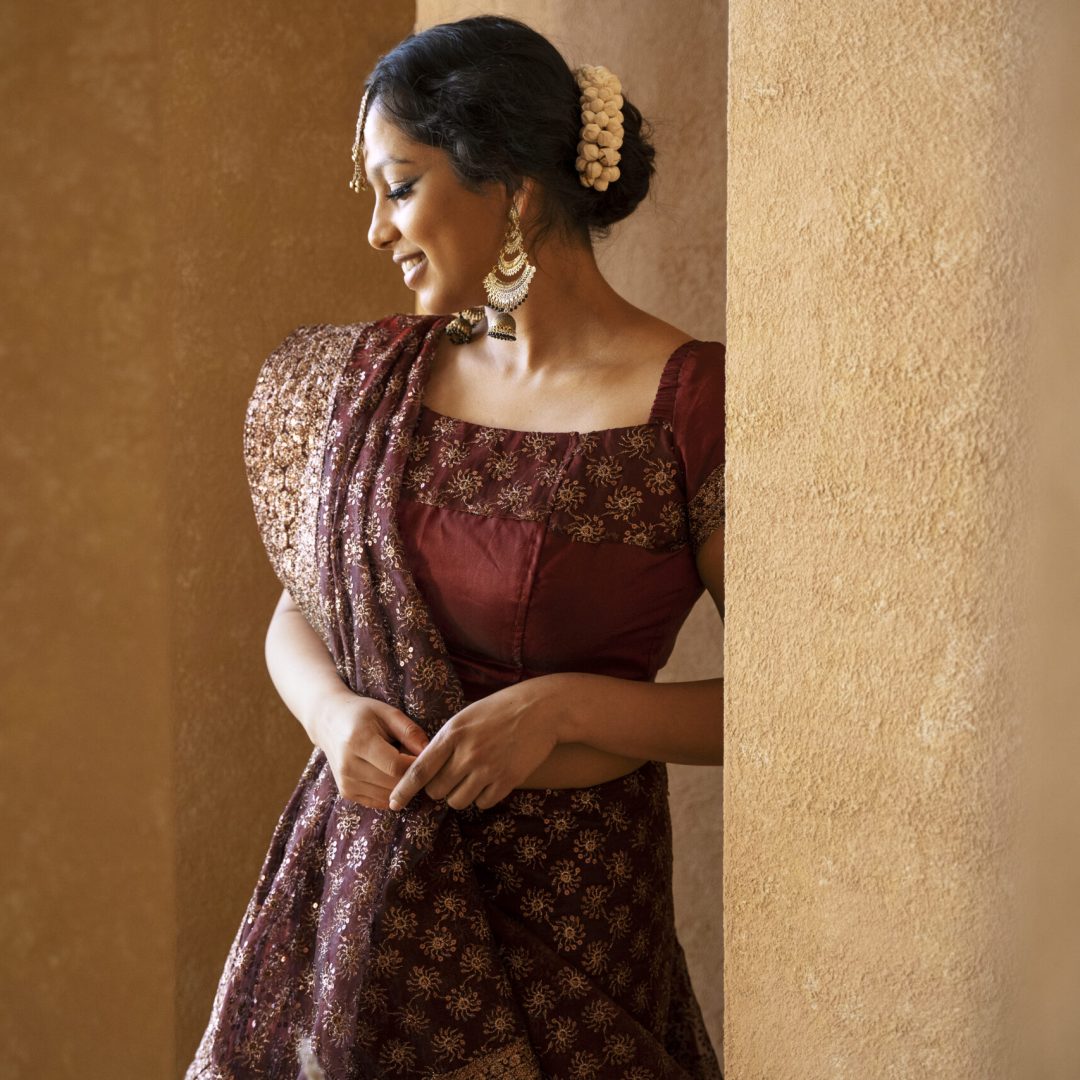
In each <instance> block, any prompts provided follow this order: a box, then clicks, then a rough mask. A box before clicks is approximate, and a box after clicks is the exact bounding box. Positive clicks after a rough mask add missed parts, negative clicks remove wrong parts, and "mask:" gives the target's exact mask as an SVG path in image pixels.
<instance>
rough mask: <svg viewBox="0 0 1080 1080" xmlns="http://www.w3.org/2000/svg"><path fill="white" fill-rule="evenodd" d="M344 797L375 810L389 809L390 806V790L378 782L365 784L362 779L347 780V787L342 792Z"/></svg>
mask: <svg viewBox="0 0 1080 1080" xmlns="http://www.w3.org/2000/svg"><path fill="white" fill-rule="evenodd" d="M340 795H341V797H342V798H343V799H348V800H349V802H358V803H360V804H362V805H363V806H368V807H371V808H372V809H374V810H388V809H389V808H390V800H389V795H390V792H389V790H388V789H386V788H382V787H379V786H378V785H377V784H365V783H364V782H363V781H360V780H353V781H349V782H346V785H345V788H344V789H343V790H342V791H341V792H340Z"/></svg>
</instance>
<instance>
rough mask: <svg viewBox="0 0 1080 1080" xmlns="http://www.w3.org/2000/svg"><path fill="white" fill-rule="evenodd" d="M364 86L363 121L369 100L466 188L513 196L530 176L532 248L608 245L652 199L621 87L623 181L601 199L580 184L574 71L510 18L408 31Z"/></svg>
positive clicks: (648, 169)
mask: <svg viewBox="0 0 1080 1080" xmlns="http://www.w3.org/2000/svg"><path fill="white" fill-rule="evenodd" d="M364 88H365V90H366V91H370V94H369V99H368V103H367V111H368V112H369V113H370V110H371V107H372V105H373V104H374V103H375V101H376V100H377V101H378V103H379V107H380V109H382V110H383V111H384V112H385V113H386V116H387V119H388V120H389V121H390V122H391V123H393V124H394V126H395V127H397V128H399V129H400V130H401V131H402V132H403V133H404V134H405V135H406V136H408V137H409V138H411V139H413V140H414V141H415V142H420V143H424V144H425V145H427V146H435V147H439V148H440V149H443V150H445V151H446V152H447V154H448V155H449V157H450V161H451V163H452V165H453V168H454V172H455V174H456V175H457V177H458V179H459V180H460V182H461V183H462V184H463V185H464V186H465V187H466V188H467V189H468V190H470V191H479V190H480V189H481V185H482V184H485V183H490V182H492V181H497V182H501V183H502V184H503V185H504V187H505V189H506V192H507V194H508V195H513V194H515V193H516V192H517V191H518V190H519V189H520V187H521V181H522V180H523V179H524V178H525V177H532V178H533V179H534V180H535V181H536V183H537V184H538V186H539V189H540V190H539V191H538V192H537V194H538V195H539V197H540V207H539V209H538V210H537V225H536V227H535V229H534V230H533V233H532V236H531V238H530V239H531V242H532V243H536V242H538V241H540V240H542V239H543V237H545V236H547V234H548V233H549V232H555V233H556V234H557V235H562V236H565V237H566V238H567V239H570V240H576V241H579V242H581V243H588V242H589V240H590V238H596V239H601V240H602V239H606V238H607V236H608V235H609V234H610V232H611V227H612V225H614V224H615V222H617V221H622V219H623V218H625V217H627V216H629V214H630V213H631V212H632V211H633V210H634V208H635V207H636V206H637V205H638V203H640V202H641V201H642V199H644V198H645V196H646V195H647V194H648V191H649V182H650V180H651V178H652V175H653V173H654V172H655V171H656V170H655V166H654V165H653V159H654V157H655V156H656V151H655V149H654V148H653V146H652V145H651V143H650V142H649V141H648V138H647V133H643V126H644V121H643V119H642V116H641V113H640V112H639V111H638V110H637V109H636V108H635V107H634V106H633V105H632V104H631V103H630V101H629V100H628V99H627V97H626V92H625V90H624V91H623V92H622V96H623V105H622V113H623V142H622V145H621V146H620V147H619V154H620V159H619V178H618V179H617V180H615V181H613V182H611V183H610V184H608V187H607V189H606V190H604V191H597V190H596V189H595V188H592V187H586V186H585V185H583V184H582V183H581V181H580V180H579V178H578V172H577V168H576V165H575V162H576V160H577V156H578V151H577V147H578V142H579V140H580V137H581V123H582V121H581V104H580V101H579V95H580V90H579V89H578V85H577V82H576V80H575V78H574V73H573V72H572V71H571V70H570V68H569V66H568V65H567V63H566V60H565V59H564V58H563V56H562V54H561V53H560V52H559V51H558V49H556V48H555V46H554V45H552V44H551V42H550V41H548V39H547V38H546V37H544V36H543V34H540V33H538V32H537V31H536V30H534V29H533V28H532V27H530V26H528V25H526V24H525V23H523V22H520V21H519V20H517V19H511V18H508V17H506V16H502V15H478V16H474V17H472V18H467V19H460V20H458V21H457V22H451V23H440V24H439V25H438V26H432V27H429V28H428V29H426V30H423V31H421V32H419V33H415V34H410V35H409V36H408V37H406V38H404V39H403V40H402V41H401V42H400V43H399V44H398V45H396V46H395V47H394V48H393V49H392V50H391V51H390V52H388V53H385V54H384V55H382V56H380V57H379V60H378V62H377V63H376V65H375V67H374V69H373V70H372V72H371V74H370V75H369V76H368V78H367V81H366V82H365V83H364Z"/></svg>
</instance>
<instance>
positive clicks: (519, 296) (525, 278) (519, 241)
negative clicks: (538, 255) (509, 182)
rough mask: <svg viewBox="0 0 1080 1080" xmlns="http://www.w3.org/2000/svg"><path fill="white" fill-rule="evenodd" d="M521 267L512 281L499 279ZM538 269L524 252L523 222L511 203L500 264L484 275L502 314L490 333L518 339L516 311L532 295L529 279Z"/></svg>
mask: <svg viewBox="0 0 1080 1080" xmlns="http://www.w3.org/2000/svg"><path fill="white" fill-rule="evenodd" d="M519 270H520V271H521V276H520V277H518V278H517V279H516V280H512V281H500V280H499V278H498V277H497V276H496V275H497V274H500V273H501V274H502V275H503V277H509V278H512V277H513V275H514V274H516V273H517V272H518V271H519ZM535 273H536V267H535V266H533V264H532V263H531V262H529V259H528V256H527V255H526V254H525V247H524V242H523V238H522V235H521V222H520V220H519V218H518V212H517V207H516V206H515V205H514V204H513V203H511V204H510V227H509V229H508V231H507V235H506V240H505V241H504V242H503V246H502V248H501V250H500V251H499V264H498V266H496V267H494V268H493V269H491V270H490V271H488V275H487V277H485V278H484V291H485V292H486V293H487V298H488V303H489V304H490V305H491V306H492V307H493V308H495V309H496V310H497V311H498V312H499V314H498V315H496V316H495V320H494V322H493V323H492V324H491V326H489V327H488V337H493V338H499V339H500V340H501V341H517V335H516V333H515V331H516V329H517V327H516V325H515V323H514V319H513V316H512V315H510V314H509V312H511V311H513V310H514V308H516V307H517V306H518V305H519V304H521V303H522V302H523V301H524V299H525V297H526V296H528V295H529V282H531V281H532V279H533V275H534V274H535Z"/></svg>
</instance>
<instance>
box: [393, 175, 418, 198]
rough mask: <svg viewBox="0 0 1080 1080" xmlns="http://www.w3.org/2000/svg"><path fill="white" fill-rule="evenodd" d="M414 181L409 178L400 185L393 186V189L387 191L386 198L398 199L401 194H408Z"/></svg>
mask: <svg viewBox="0 0 1080 1080" xmlns="http://www.w3.org/2000/svg"><path fill="white" fill-rule="evenodd" d="M415 183H416V181H415V180H410V181H409V182H408V183H407V184H402V185H401V187H398V188H394V190H393V191H391V192H389V193H388V194H387V196H386V197H387V198H388V199H400V198H402V197H403V196H405V195H408V194H409V191H410V190H411V189H412V186H413V184H415Z"/></svg>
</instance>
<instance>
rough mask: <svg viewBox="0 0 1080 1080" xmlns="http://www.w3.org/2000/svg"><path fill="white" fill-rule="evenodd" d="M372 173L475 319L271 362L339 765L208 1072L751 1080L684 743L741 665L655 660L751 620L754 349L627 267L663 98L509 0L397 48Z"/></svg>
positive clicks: (268, 894) (308, 778)
mask: <svg viewBox="0 0 1080 1080" xmlns="http://www.w3.org/2000/svg"><path fill="white" fill-rule="evenodd" d="M353 157H354V165H355V171H354V183H353V184H352V185H350V186H353V187H354V188H355V189H356V190H357V191H358V192H360V191H367V190H369V189H370V191H371V192H373V194H374V206H373V209H372V217H371V226H370V229H369V232H368V239H369V241H370V243H371V244H372V246H373V247H375V248H376V249H377V250H379V251H383V252H385V253H386V255H387V256H388V257H392V258H393V259H394V262H395V264H397V265H398V266H399V267H400V268H401V270H402V272H403V273H404V274H405V282H406V284H407V285H408V286H409V287H410V288H413V289H415V290H416V292H417V294H418V296H419V298H420V300H421V303H422V306H423V308H424V309H425V310H428V311H433V312H447V313H451V314H445V315H443V314H439V315H405V314H395V315H389V316H386V317H385V318H382V319H378V320H376V321H373V322H363V323H356V324H351V325H347V326H333V325H325V324H324V325H315V326H302V327H299V328H298V329H297V330H294V331H293V332H292V333H291V334H290V335H289V336H288V337H287V338H286V339H285V340H284V341H283V342H282V344H281V345H280V346H279V347H278V348H277V349H276V350H275V351H274V352H273V353H272V354H271V356H270V357H268V358H267V359H266V361H265V362H264V364H263V367H262V370H261V371H260V373H259V377H258V381H257V383H256V387H255V390H254V393H253V394H252V397H251V401H250V404H249V407H248V411H247V417H246V422H245V428H244V452H245V461H246V464H247V470H248V478H249V481H250V484H251V491H252V497H253V501H254V505H255V512H256V518H257V521H258V524H259V527H260V530H261V532H262V536H263V539H264V542H265V544H266V548H267V551H268V554H269V556H270V560H271V563H272V565H273V567H274V569H275V571H276V573H277V575H278V577H279V578H280V580H281V581H282V584H283V585H284V591H283V592H282V594H281V601H280V603H279V604H278V607H277V610H276V611H275V613H274V616H273V619H272V621H271V625H270V628H269V631H268V634H267V642H266V650H267V662H268V666H269V669H270V674H271V676H272V678H273V681H274V683H275V686H276V687H277V689H278V690H279V692H280V694H281V696H282V698H283V700H284V701H285V703H286V704H287V705H288V707H289V708H290V710H291V711H292V712H293V713H294V714H295V715H296V716H297V718H298V719H299V720H300V721H301V722H302V723H303V725H304V727H305V729H306V730H307V732H308V734H309V735H310V737H311V740H312V743H313V744H314V751H313V753H312V755H311V757H310V759H309V761H308V764H307V766H306V768H305V770H304V772H303V774H302V776H301V778H300V782H299V784H298V786H297V788H296V790H295V792H294V793H293V795H292V797H291V799H290V801H289V803H288V805H287V806H286V808H285V810H284V812H283V813H282V816H281V819H280V821H279V822H278V825H277V827H276V829H275V831H274V836H273V838H272V841H271V845H270V850H269V851H268V853H267V855H266V859H265V862H264V865H263V869H262V874H261V876H260V878H259V882H258V884H257V886H256V888H255V892H254V895H253V896H252V898H251V901H250V903H249V905H248V909H247V911H246V913H245V916H244V919H243V922H242V923H241V926H240V928H239V930H238V931H237V934H236V938H235V940H234V942H233V945H232V948H231V949H230V952H229V955H228V958H227V961H226V966H225V970H224V973H223V974H222V977H221V981H220V984H219V987H218V991H217V994H216V997H215V1000H214V1003H213V1009H212V1013H211V1017H210V1022H209V1025H208V1027H207V1029H206V1033H205V1035H204V1036H203V1039H202V1042H201V1045H200V1047H199V1050H198V1054H197V1056H196V1058H195V1060H194V1061H193V1062H192V1064H191V1066H190V1068H189V1069H188V1072H187V1080H199V1078H203V1080H209V1078H214V1080H240V1078H249V1077H250V1078H256V1077H258V1078H264V1077H267V1078H268V1077H273V1078H278V1077H280V1078H283V1080H284V1078H288V1080H295V1078H297V1077H298V1076H312V1077H317V1076H325V1077H327V1078H330V1080H353V1078H357V1080H359V1078H365V1080H367V1078H372V1077H425V1078H432V1080H433V1078H451V1077H453V1078H455V1080H467V1078H468V1080H471V1078H491V1080H496V1078H498V1080H517V1078H522V1080H525V1078H528V1080H540V1078H547V1077H552V1078H554V1077H559V1078H566V1080H593V1078H606V1077H620V1078H631V1080H687V1078H695V1080H699V1078H700V1080H703V1078H710V1080H714V1078H717V1077H719V1076H720V1069H719V1066H718V1063H717V1059H716V1056H715V1054H714V1052H713V1050H712V1047H711V1046H710V1044H709V1040H708V1037H707V1034H706V1032H705V1029H704V1025H703V1023H702V1019H701V1014H700V1011H699V1009H698V1005H697V1002H696V1000H695V997H694V992H693V989H692V987H691V984H690V980H689V976H688V974H687V968H686V963H685V959H684V956H683V952H682V949H681V947H680V944H679V941H678V939H677V936H676V934H675V928H674V915H673V908H672V893H671V821H670V817H669V812H668V790H667V772H666V767H665V762H669V761H671V762H683V763H689V764H698V765H718V764H721V762H722V759H723V705H722V697H723V681H722V680H721V679H709V680H703V681H700V682H690V683H660V684H657V683H655V682H653V678H654V676H655V675H656V672H657V671H658V670H659V669H660V668H661V667H662V666H663V665H664V663H665V662H666V661H667V659H668V657H669V656H670V654H671V650H672V647H673V645H674V642H675V638H676V636H677V634H678V631H679V628H680V627H681V625H682V624H683V622H684V620H685V618H686V616H687V614H688V613H689V611H690V609H691V608H692V607H693V605H694V603H695V602H696V601H697V599H698V598H699V597H700V596H701V594H702V592H703V591H704V590H705V589H708V590H709V592H710V593H711V595H712V596H713V598H714V599H715V601H716V603H717V606H718V607H719V608H720V609H721V612H722V609H723V565H722V564H723V522H724V502H723V466H724V346H723V344H722V343H720V342H717V341H701V340H698V339H695V338H694V337H692V336H691V335H689V334H687V333H685V332H684V331H681V330H679V329H677V328H676V327H673V326H671V325H670V324H668V323H666V322H663V321H662V320H660V319H657V318H655V317H654V316H652V315H649V314H648V313H646V312H645V311H642V310H641V309H639V308H637V307H635V306H634V305H632V304H630V303H629V302H628V301H627V300H625V299H623V298H622V297H621V296H619V294H618V293H616V292H615V291H614V290H613V289H612V288H611V287H610V286H609V285H608V283H607V282H606V281H605V280H604V278H603V277H602V276H601V274H600V271H599V270H598V268H597V265H596V261H595V258H594V255H593V246H592V245H593V241H594V240H595V239H597V238H602V237H604V236H606V235H607V233H608V232H609V231H610V227H611V225H612V224H613V223H614V222H616V221H620V220H622V219H623V218H625V217H626V216H627V215H628V214H630V212H631V211H632V210H633V209H634V208H635V207H636V206H637V205H638V204H639V203H640V202H641V201H642V199H643V198H644V197H645V196H646V194H647V191H648V187H649V182H650V178H651V176H652V174H653V172H654V165H653V159H654V150H653V148H652V147H651V146H650V145H649V143H648V141H647V140H646V138H645V135H644V133H643V131H642V118H641V115H640V113H639V112H638V111H637V109H635V108H634V106H633V105H632V104H631V103H630V102H629V101H628V100H627V99H626V97H625V96H624V95H623V94H622V93H621V84H620V83H619V81H618V79H616V78H615V77H614V75H612V73H611V72H610V71H608V70H607V69H606V68H603V67H593V66H583V67H581V68H578V69H576V70H573V71H572V70H571V69H570V68H569V67H568V66H567V64H566V62H565V60H564V59H563V58H562V57H561V55H560V54H559V53H558V51H557V50H556V49H555V48H554V47H553V46H552V45H551V44H550V43H549V42H548V41H547V40H546V39H545V38H544V37H542V36H541V35H539V34H537V33H536V32H535V31H534V30H532V29H530V28H529V27H528V26H526V25H524V24H523V23H521V22H518V21H516V20H513V19H508V18H502V17H495V16H482V17H477V18H471V19H465V20H462V21H460V22H456V23H451V24H445V25H441V26H435V27H432V28H431V29H429V30H426V31H424V32H423V33H420V34H416V35H412V36H410V37H408V38H406V39H405V40H404V41H403V42H402V43H401V44H399V45H398V46H397V47H396V48H395V49H394V50H393V51H392V52H390V53H388V54H387V55H385V56H383V57H381V58H380V60H379V62H378V64H377V66H376V67H375V69H374V71H373V72H372V74H371V75H370V77H369V78H368V80H367V82H366V84H365V93H364V97H363V101H362V104H361V109H360V117H359V120H358V124H357V138H356V144H355V146H354V151H353ZM484 301H486V302H484ZM511 312H512V314H511Z"/></svg>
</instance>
